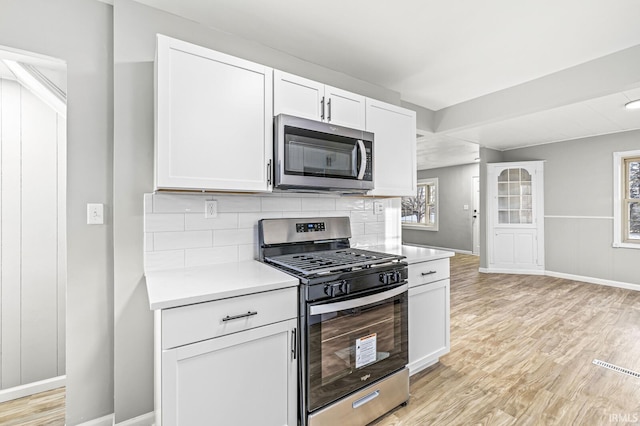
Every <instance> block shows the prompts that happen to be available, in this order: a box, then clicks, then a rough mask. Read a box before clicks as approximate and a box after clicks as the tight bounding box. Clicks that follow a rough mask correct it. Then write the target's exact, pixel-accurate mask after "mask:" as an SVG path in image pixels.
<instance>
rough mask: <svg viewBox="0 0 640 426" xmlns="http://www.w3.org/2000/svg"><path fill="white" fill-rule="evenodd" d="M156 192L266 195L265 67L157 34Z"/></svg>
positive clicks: (268, 72)
mask: <svg viewBox="0 0 640 426" xmlns="http://www.w3.org/2000/svg"><path fill="white" fill-rule="evenodd" d="M155 66H156V120H155V124H156V141H155V155H156V162H155V165H156V170H155V186H156V189H194V190H220V191H269V190H270V189H271V182H270V181H271V167H270V164H271V161H272V155H273V152H272V149H273V148H272V143H273V130H272V123H273V112H272V105H273V101H272V85H273V81H272V76H273V70H272V69H271V68H269V67H266V66H263V65H259V64H256V63H253V62H249V61H245V60H243V59H239V58H236V57H233V56H229V55H226V54H223V53H220V52H216V51H213V50H210V49H207V48H204V47H201V46H197V45H194V44H191V43H186V42H183V41H180V40H176V39H173V38H170V37H166V36H162V35H158V38H157V50H156V62H155Z"/></svg>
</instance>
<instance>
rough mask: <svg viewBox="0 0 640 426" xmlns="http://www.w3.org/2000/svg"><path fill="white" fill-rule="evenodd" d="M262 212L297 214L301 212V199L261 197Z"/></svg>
mask: <svg viewBox="0 0 640 426" xmlns="http://www.w3.org/2000/svg"><path fill="white" fill-rule="evenodd" d="M261 201H262V211H263V212H284V211H292V212H297V211H300V210H302V207H301V205H302V203H301V199H300V198H298V197H295V198H286V197H261Z"/></svg>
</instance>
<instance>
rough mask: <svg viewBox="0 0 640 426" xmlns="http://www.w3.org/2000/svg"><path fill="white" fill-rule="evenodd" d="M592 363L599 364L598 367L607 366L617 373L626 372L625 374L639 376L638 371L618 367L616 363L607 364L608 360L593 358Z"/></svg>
mask: <svg viewBox="0 0 640 426" xmlns="http://www.w3.org/2000/svg"><path fill="white" fill-rule="evenodd" d="M593 363H594V364H595V365H599V366H600V367H604V368H608V369H609V370H613V371H617V372H618V373H622V374H626V375H627V376H631V377H636V378H640V373H637V372H635V371H632V370H629V369H628V368H623V367H618V366H617V365H613V364H609V363H608V362H604V361H600V360H599V359H594V360H593Z"/></svg>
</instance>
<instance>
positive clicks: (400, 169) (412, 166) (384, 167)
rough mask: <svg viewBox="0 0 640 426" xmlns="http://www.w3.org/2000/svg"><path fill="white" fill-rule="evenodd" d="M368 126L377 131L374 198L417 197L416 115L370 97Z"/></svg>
mask: <svg viewBox="0 0 640 426" xmlns="http://www.w3.org/2000/svg"><path fill="white" fill-rule="evenodd" d="M366 104H367V115H366V121H367V127H366V130H367V131H368V132H373V134H374V138H373V156H374V169H373V173H374V179H375V185H374V188H375V189H374V190H373V191H372V192H371V194H372V195H389V196H408V197H411V196H413V197H415V196H416V189H417V187H416V181H417V170H416V113H415V112H414V111H411V110H408V109H405V108H400V107H398V106H395V105H391V104H387V103H384V102H380V101H376V100H374V99H369V98H367V100H366Z"/></svg>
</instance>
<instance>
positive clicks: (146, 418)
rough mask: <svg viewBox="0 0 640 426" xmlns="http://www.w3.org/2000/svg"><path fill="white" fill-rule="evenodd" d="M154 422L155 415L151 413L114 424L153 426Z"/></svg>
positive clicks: (122, 425)
mask: <svg viewBox="0 0 640 426" xmlns="http://www.w3.org/2000/svg"><path fill="white" fill-rule="evenodd" d="M155 421H156V413H155V411H152V412H150V413H146V414H143V415H141V416H138V417H134V418H133V419H129V420H125V421H124V422H120V423H116V426H153V425H154V424H155Z"/></svg>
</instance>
